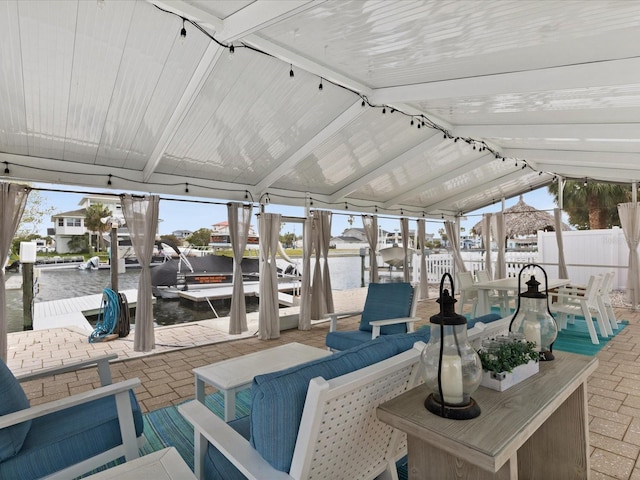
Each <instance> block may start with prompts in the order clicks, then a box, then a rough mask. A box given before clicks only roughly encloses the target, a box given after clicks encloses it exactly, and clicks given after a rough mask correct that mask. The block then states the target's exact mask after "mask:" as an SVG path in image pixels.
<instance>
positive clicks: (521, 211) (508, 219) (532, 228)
mask: <svg viewBox="0 0 640 480" xmlns="http://www.w3.org/2000/svg"><path fill="white" fill-rule="evenodd" d="M504 223H505V235H506V236H507V238H516V237H525V236H528V235H535V234H536V232H537V231H538V230H543V231H545V232H553V231H555V227H554V224H555V220H554V218H553V215H552V214H550V213H547V212H544V211H542V210H536V209H535V208H533V207H532V206H531V205H527V204H526V203H524V200H523V199H522V195H520V199H519V200H518V203H516V204H515V205H514V206H512V207H509V208H506V209H505V210H504ZM562 230H571V227H569V225H567V224H566V223H563V224H562ZM471 231H472V232H474V233H475V234H476V235H482V220H480V221H479V222H478V223H476V224H475V225H474V226H473V228H472V229H471Z"/></svg>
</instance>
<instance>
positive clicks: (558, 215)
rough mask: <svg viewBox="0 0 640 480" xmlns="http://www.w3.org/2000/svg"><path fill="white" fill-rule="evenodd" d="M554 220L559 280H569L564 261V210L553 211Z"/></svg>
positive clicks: (555, 209) (556, 209)
mask: <svg viewBox="0 0 640 480" xmlns="http://www.w3.org/2000/svg"><path fill="white" fill-rule="evenodd" d="M553 218H554V221H555V222H554V223H555V229H556V242H557V243H558V278H569V272H567V263H566V262H565V259H564V242H563V241H562V210H560V209H559V208H554V209H553Z"/></svg>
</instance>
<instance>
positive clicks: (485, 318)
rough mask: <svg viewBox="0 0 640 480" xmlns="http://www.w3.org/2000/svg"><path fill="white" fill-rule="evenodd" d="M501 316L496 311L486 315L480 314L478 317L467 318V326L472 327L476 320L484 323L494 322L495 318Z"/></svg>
mask: <svg viewBox="0 0 640 480" xmlns="http://www.w3.org/2000/svg"><path fill="white" fill-rule="evenodd" d="M501 318H502V317H501V316H500V315H498V314H497V313H487V314H486V315H482V316H480V317H476V318H472V319H471V320H469V321H468V322H467V328H472V327H473V326H474V325H475V324H476V323H478V322H482V323H485V324H486V323H491V322H495V321H496V320H500V319H501Z"/></svg>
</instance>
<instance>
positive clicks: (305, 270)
mask: <svg viewBox="0 0 640 480" xmlns="http://www.w3.org/2000/svg"><path fill="white" fill-rule="evenodd" d="M313 237H314V231H313V218H312V217H307V218H306V219H305V221H304V225H303V227H302V283H301V284H300V319H299V320H298V330H311V254H312V252H313V248H314V247H313Z"/></svg>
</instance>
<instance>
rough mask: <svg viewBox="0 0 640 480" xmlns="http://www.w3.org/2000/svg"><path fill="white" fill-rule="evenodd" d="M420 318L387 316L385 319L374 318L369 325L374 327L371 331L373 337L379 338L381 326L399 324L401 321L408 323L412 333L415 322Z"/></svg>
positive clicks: (409, 331)
mask: <svg viewBox="0 0 640 480" xmlns="http://www.w3.org/2000/svg"><path fill="white" fill-rule="evenodd" d="M418 320H420V318H418V317H403V318H385V319H384V320H372V321H370V322H369V325H371V326H372V327H373V330H372V331H371V339H372V340H373V339H374V338H378V337H379V336H380V327H384V326H385V325H397V324H399V323H406V324H407V333H411V332H413V330H414V324H415V322H417V321H418Z"/></svg>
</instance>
